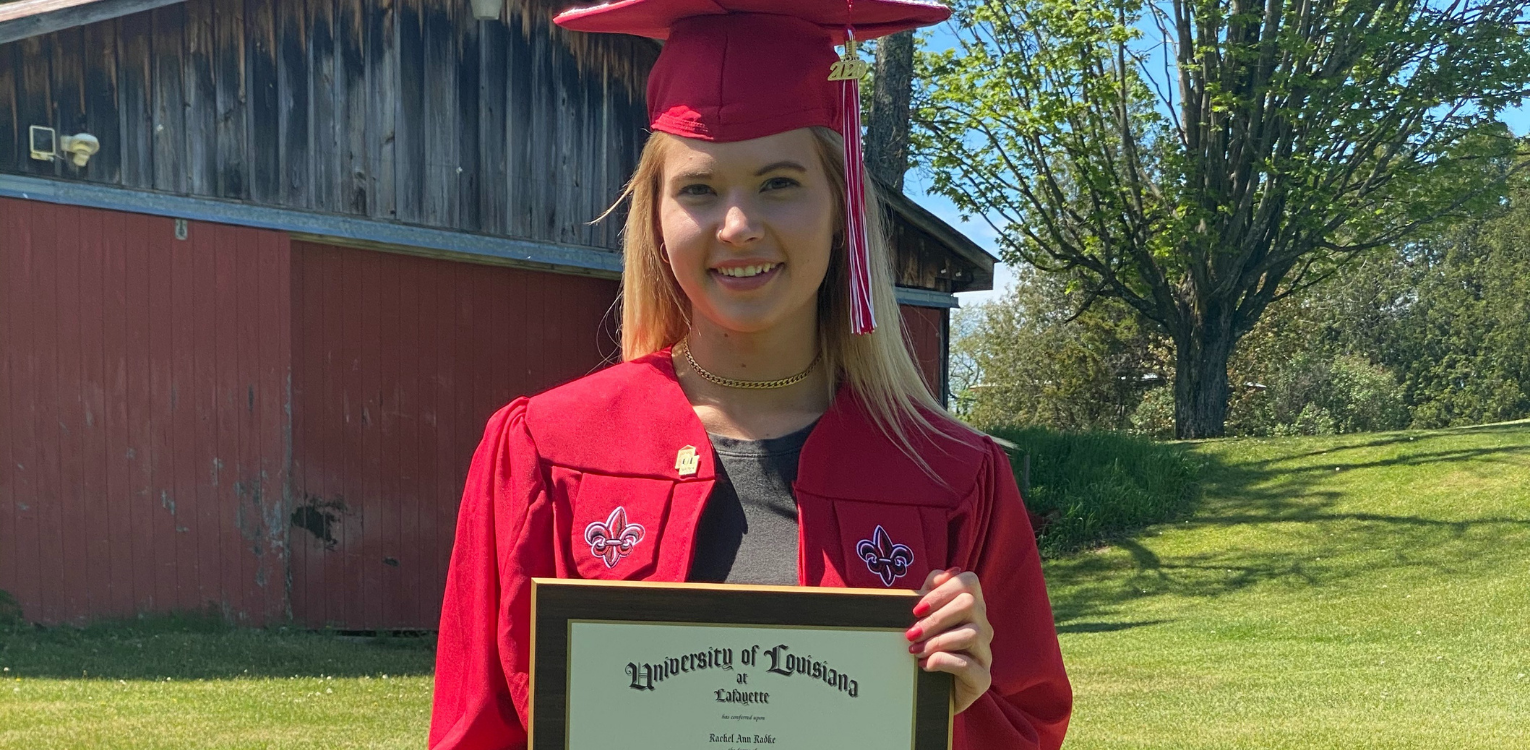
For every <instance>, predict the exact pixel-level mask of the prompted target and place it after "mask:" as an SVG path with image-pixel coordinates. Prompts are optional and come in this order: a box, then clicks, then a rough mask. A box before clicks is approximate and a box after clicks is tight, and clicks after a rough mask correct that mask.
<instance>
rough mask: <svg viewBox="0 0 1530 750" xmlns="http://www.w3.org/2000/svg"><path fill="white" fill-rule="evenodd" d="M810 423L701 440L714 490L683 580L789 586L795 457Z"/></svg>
mask: <svg viewBox="0 0 1530 750" xmlns="http://www.w3.org/2000/svg"><path fill="white" fill-rule="evenodd" d="M817 424H818V422H817V421H816V420H815V421H814V422H813V424H810V425H808V426H807V427H804V428H802V429H800V430H798V431H796V432H793V433H791V434H790V435H782V436H781V437H778V438H770V439H768V440H739V439H737V438H729V437H723V436H721V435H712V434H708V435H707V437H709V438H711V440H712V452H713V454H714V455H715V456H716V458H717V484H715V485H713V487H712V494H711V496H710V497H708V498H707V505H706V509H705V510H703V511H702V513H701V520H700V521H699V522H698V523H697V525H696V541H695V553H694V555H693V556H692V558H691V572H690V575H689V576H688V579H689V580H691V581H701V582H707V583H753V584H777V585H783V586H795V585H796V584H797V498H796V497H795V496H794V495H793V494H792V482H793V481H796V479H797V458H798V456H800V455H801V454H802V445H803V443H806V442H807V438H808V435H809V434H810V433H811V432H812V431H813V427H814V426H815V425H817Z"/></svg>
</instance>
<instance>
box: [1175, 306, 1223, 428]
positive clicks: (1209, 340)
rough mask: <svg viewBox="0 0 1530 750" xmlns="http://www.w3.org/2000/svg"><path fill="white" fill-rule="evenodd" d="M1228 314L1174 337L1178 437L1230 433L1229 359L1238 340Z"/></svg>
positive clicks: (1207, 319) (1186, 328)
mask: <svg viewBox="0 0 1530 750" xmlns="http://www.w3.org/2000/svg"><path fill="white" fill-rule="evenodd" d="M1227 318H1228V316H1226V315H1215V314H1213V315H1208V316H1206V317H1205V318H1204V319H1202V320H1198V321H1195V322H1193V323H1189V324H1187V325H1185V326H1184V327H1183V328H1182V329H1181V331H1180V332H1178V333H1176V334H1175V336H1174V362H1175V365H1174V436H1175V437H1177V438H1179V439H1180V440H1195V439H1199V438H1210V437H1221V436H1222V435H1223V434H1224V433H1225V432H1226V430H1227V399H1228V396H1229V395H1230V391H1229V390H1228V383H1227V360H1228V359H1229V358H1231V357H1232V352H1233V347H1234V346H1235V345H1236V344H1237V340H1236V339H1235V337H1234V335H1233V330H1232V325H1231V321H1230V320H1228V319H1227Z"/></svg>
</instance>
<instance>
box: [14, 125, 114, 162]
mask: <svg viewBox="0 0 1530 750" xmlns="http://www.w3.org/2000/svg"><path fill="white" fill-rule="evenodd" d="M28 133H29V135H30V140H31V151H32V158H33V159H36V160H38V161H53V160H54V159H56V158H58V157H60V156H63V155H65V154H68V155H69V160H70V161H71V162H74V165H75V166H76V167H83V166H85V165H86V164H87V163H89V162H90V157H91V156H93V155H95V153H96V152H97V151H100V150H101V141H100V140H99V139H97V138H96V137H95V136H93V135H91V134H89V133H79V134H77V135H66V136H62V137H60V136H59V135H58V134H57V132H55V131H54V130H53V128H49V127H44V126H42V125H33V126H32V127H31V128H30V129H29V130H28Z"/></svg>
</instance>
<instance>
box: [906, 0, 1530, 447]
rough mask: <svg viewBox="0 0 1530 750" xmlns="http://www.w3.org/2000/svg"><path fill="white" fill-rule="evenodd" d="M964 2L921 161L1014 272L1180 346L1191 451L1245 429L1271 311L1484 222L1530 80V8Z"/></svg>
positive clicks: (928, 83)
mask: <svg viewBox="0 0 1530 750" xmlns="http://www.w3.org/2000/svg"><path fill="white" fill-rule="evenodd" d="M955 6H956V18H957V21H958V27H959V31H958V46H957V48H956V49H953V50H949V51H945V52H926V53H923V54H921V56H920V59H919V61H918V66H919V71H918V73H919V75H918V78H919V79H920V81H921V85H920V87H919V90H918V91H916V96H915V106H916V109H915V118H914V119H915V123H914V126H915V127H914V133H913V136H912V144H913V146H912V147H913V149H914V153H915V156H916V158H917V159H918V160H919V162H920V163H921V164H922V165H924V166H925V167H927V168H928V170H929V172H930V173H931V175H932V186H933V189H934V190H935V191H936V192H939V193H941V194H944V195H945V196H947V197H949V198H950V199H951V200H952V201H953V202H955V203H956V205H957V206H958V207H959V208H960V209H961V210H963V211H964V212H966V213H968V214H974V215H978V216H981V217H983V218H984V219H986V220H987V221H989V222H990V223H991V224H993V226H994V227H995V229H996V230H997V231H998V232H999V233H1000V237H1001V240H1000V251H1001V254H1002V256H1003V258H1004V260H1005V261H1007V262H1009V263H1012V264H1019V263H1022V262H1028V263H1031V264H1033V265H1034V266H1035V267H1037V268H1039V269H1042V270H1044V271H1050V272H1062V273H1065V274H1067V275H1068V277H1069V278H1072V279H1079V280H1081V281H1082V282H1083V286H1082V288H1081V291H1082V302H1081V305H1082V306H1083V307H1088V306H1089V305H1091V304H1093V303H1095V302H1096V301H1097V300H1101V299H1115V300H1120V301H1121V302H1123V303H1125V304H1126V305H1128V306H1130V308H1131V309H1133V310H1134V311H1135V313H1136V314H1137V315H1139V316H1141V318H1142V319H1144V320H1146V321H1150V322H1151V323H1152V324H1155V325H1157V326H1158V327H1159V328H1161V330H1162V331H1163V332H1164V333H1165V334H1166V335H1167V336H1168V337H1169V338H1170V339H1171V340H1172V342H1173V346H1174V354H1175V360H1176V361H1175V371H1176V375H1177V377H1176V378H1175V381H1174V388H1175V392H1174V397H1175V398H1174V404H1175V406H1174V416H1175V432H1176V434H1177V435H1178V436H1179V437H1182V438H1194V437H1206V436H1215V435H1220V434H1222V433H1223V431H1224V429H1225V424H1226V418H1227V409H1228V402H1229V395H1230V392H1229V380H1228V369H1227V368H1228V361H1229V359H1230V357H1231V356H1232V355H1233V353H1234V351H1235V348H1236V345H1237V343H1238V341H1239V340H1240V339H1241V338H1242V337H1244V336H1245V335H1247V334H1248V333H1249V332H1250V331H1252V330H1253V329H1254V327H1255V326H1256V324H1257V323H1258V322H1259V320H1260V318H1261V317H1262V316H1263V315H1264V314H1265V312H1266V310H1268V309H1269V308H1270V306H1271V305H1272V304H1273V303H1275V302H1277V301H1279V300H1281V299H1282V298H1285V297H1289V296H1292V295H1295V294H1299V293H1300V292H1302V291H1303V290H1305V289H1309V288H1311V287H1312V286H1314V285H1316V284H1318V283H1321V282H1322V281H1323V280H1325V279H1327V278H1329V277H1331V276H1332V275H1334V274H1335V273H1337V272H1338V271H1339V270H1340V269H1342V268H1344V267H1345V266H1346V265H1347V264H1348V263H1350V262H1351V261H1352V260H1354V259H1355V258H1356V257H1357V256H1358V255H1360V254H1362V253H1364V252H1366V251H1369V250H1372V249H1375V248H1381V247H1387V246H1390V245H1394V244H1397V243H1399V242H1402V241H1404V240H1406V239H1407V238H1409V237H1413V236H1415V235H1417V234H1418V233H1419V232H1420V231H1421V230H1422V228H1423V227H1425V226H1426V225H1428V224H1429V223H1431V222H1433V221H1436V220H1438V219H1440V218H1442V217H1447V216H1451V215H1459V214H1463V213H1469V212H1471V211H1473V210H1478V209H1480V204H1478V203H1475V202H1474V201H1477V200H1478V199H1479V198H1480V197H1481V196H1483V195H1484V194H1487V193H1490V192H1491V188H1492V187H1493V186H1494V185H1495V184H1499V183H1501V182H1502V181H1503V179H1504V177H1505V174H1506V173H1507V172H1508V171H1509V169H1510V166H1509V165H1510V164H1511V159H1510V158H1509V156H1510V154H1511V153H1512V151H1513V148H1514V144H1513V141H1512V139H1510V138H1509V137H1508V136H1507V131H1506V130H1505V129H1504V128H1503V127H1502V125H1501V124H1500V123H1498V122H1497V119H1496V118H1497V114H1498V113H1499V112H1500V111H1501V110H1502V109H1503V108H1504V107H1506V106H1512V105H1513V104H1516V103H1518V102H1519V101H1521V100H1522V99H1523V97H1524V95H1525V93H1526V92H1525V90H1526V88H1527V82H1530V33H1527V29H1526V24H1525V21H1524V14H1525V6H1526V3H1525V0H1454V1H1447V0H1397V1H1396V2H1380V1H1379V0H1309V1H1308V2H1303V3H1287V2H1285V1H1284V0H1267V1H1266V2H1265V3H1262V4H1256V3H1250V2H1247V0H1197V1H1194V2H1192V1H1190V0H1166V2H1164V3H1162V4H1150V3H1143V2H1142V1H1141V0H1008V1H1005V2H1000V1H999V0H956V3H955ZM1144 27H1156V29H1157V30H1158V31H1159V32H1161V36H1162V39H1163V44H1162V46H1161V49H1160V52H1161V54H1160V53H1155V52H1154V51H1153V49H1152V45H1151V44H1149V43H1147V42H1145V41H1144V40H1143V36H1142V34H1141V32H1140V30H1141V29H1142V28H1144ZM1153 68H1158V71H1157V72H1158V76H1157V78H1156V79H1155V78H1154V76H1153V70H1152V69H1153ZM1484 163H1487V164H1489V165H1490V166H1491V167H1492V168H1484Z"/></svg>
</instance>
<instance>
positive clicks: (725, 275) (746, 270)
mask: <svg viewBox="0 0 1530 750" xmlns="http://www.w3.org/2000/svg"><path fill="white" fill-rule="evenodd" d="M783 265H785V264H784V263H766V262H728V263H725V264H722V265H720V266H716V267H714V268H711V269H709V271H708V275H709V276H711V278H712V281H713V282H715V283H717V284H718V285H719V286H721V287H722V288H724V289H727V290H729V291H733V292H750V291H754V290H756V289H759V288H760V287H763V286H765V285H766V284H769V283H770V280H771V279H774V278H775V277H776V276H778V275H780V273H781V267H782V266H783Z"/></svg>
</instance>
